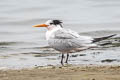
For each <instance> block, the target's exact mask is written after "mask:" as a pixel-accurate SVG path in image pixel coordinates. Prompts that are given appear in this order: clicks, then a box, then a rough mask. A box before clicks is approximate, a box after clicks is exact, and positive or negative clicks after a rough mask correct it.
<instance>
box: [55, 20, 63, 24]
mask: <svg viewBox="0 0 120 80" xmlns="http://www.w3.org/2000/svg"><path fill="white" fill-rule="evenodd" d="M61 23H62V22H61V20H53V24H55V25H58V24H61Z"/></svg>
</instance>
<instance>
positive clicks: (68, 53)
mask: <svg viewBox="0 0 120 80" xmlns="http://www.w3.org/2000/svg"><path fill="white" fill-rule="evenodd" d="M68 58H69V53H67V58H66V61H65V63H68Z"/></svg>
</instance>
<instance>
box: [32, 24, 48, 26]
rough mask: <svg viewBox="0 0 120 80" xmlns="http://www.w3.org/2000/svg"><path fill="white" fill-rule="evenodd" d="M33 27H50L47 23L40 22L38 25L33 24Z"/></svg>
mask: <svg viewBox="0 0 120 80" xmlns="http://www.w3.org/2000/svg"><path fill="white" fill-rule="evenodd" d="M33 27H48V25H46V24H38V25H33Z"/></svg>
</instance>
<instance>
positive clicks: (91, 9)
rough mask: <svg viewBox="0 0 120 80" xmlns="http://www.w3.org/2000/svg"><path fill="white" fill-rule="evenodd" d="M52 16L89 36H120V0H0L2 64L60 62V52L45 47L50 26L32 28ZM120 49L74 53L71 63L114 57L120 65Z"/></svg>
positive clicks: (3, 65)
mask: <svg viewBox="0 0 120 80" xmlns="http://www.w3.org/2000/svg"><path fill="white" fill-rule="evenodd" d="M49 19H59V20H62V21H63V23H64V24H63V25H64V28H70V29H72V30H75V31H77V32H80V33H83V34H84V33H85V35H90V36H93V37H99V36H105V35H109V34H118V36H117V37H119V35H120V0H19V1H18V0H0V67H9V68H21V67H32V66H36V65H38V66H44V65H49V64H50V65H58V64H59V62H60V61H59V60H60V54H57V53H58V52H56V51H52V50H51V49H47V48H41V47H43V46H46V45H47V41H46V40H45V32H46V29H45V28H33V27H32V25H35V24H40V23H44V22H45V21H46V20H49ZM117 39H118V40H117V41H118V42H117V43H119V38H117ZM113 41H115V40H113ZM119 49H120V48H119V46H118V45H117V47H112V48H107V49H100V50H90V51H83V52H80V53H78V54H77V53H76V54H73V56H71V57H73V58H71V59H70V62H71V64H103V63H104V60H111V59H112V61H113V62H112V61H111V62H110V63H112V64H114V63H115V64H120V53H119ZM53 53H54V54H53ZM93 53H94V54H93ZM95 53H101V54H99V55H98V54H97V55H96V54H95ZM38 54H39V55H38ZM79 54H84V56H81V55H79ZM75 55H77V56H76V57H75ZM74 57H75V58H74ZM110 63H104V64H110Z"/></svg>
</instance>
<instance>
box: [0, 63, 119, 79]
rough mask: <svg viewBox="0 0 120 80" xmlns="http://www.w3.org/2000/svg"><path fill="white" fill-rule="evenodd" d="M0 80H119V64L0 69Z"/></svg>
mask: <svg viewBox="0 0 120 80" xmlns="http://www.w3.org/2000/svg"><path fill="white" fill-rule="evenodd" d="M0 80H120V66H110V65H109V66H67V67H57V66H49V67H35V68H31V69H22V70H10V69H8V70H0Z"/></svg>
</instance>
